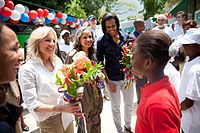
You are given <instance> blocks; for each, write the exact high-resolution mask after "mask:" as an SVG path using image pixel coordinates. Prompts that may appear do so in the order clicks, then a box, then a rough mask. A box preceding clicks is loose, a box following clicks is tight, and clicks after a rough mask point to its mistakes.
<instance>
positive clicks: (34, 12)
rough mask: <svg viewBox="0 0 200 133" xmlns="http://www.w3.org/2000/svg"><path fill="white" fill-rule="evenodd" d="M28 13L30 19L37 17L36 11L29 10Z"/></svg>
mask: <svg viewBox="0 0 200 133" xmlns="http://www.w3.org/2000/svg"><path fill="white" fill-rule="evenodd" d="M28 15H29V17H30V18H31V19H35V18H37V16H38V13H37V12H36V11H35V10H30V11H29V13H28Z"/></svg>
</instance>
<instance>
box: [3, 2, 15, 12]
mask: <svg viewBox="0 0 200 133" xmlns="http://www.w3.org/2000/svg"><path fill="white" fill-rule="evenodd" d="M5 6H6V7H8V8H10V9H11V10H12V9H13V8H14V3H13V2H12V1H10V0H9V1H6V2H5Z"/></svg>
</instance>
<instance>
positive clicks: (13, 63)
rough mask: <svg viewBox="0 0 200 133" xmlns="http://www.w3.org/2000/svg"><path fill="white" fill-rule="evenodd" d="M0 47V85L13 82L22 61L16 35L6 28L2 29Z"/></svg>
mask: <svg viewBox="0 0 200 133" xmlns="http://www.w3.org/2000/svg"><path fill="white" fill-rule="evenodd" d="M0 45H1V48H0V62H1V65H0V70H1V71H0V83H7V82H10V81H13V80H15V78H16V74H17V71H18V69H19V67H20V61H21V60H22V54H21V53H20V51H19V46H20V45H19V42H18V40H17V37H16V34H15V33H14V31H12V30H11V29H10V28H8V27H7V26H3V27H2V42H1V44H0Z"/></svg>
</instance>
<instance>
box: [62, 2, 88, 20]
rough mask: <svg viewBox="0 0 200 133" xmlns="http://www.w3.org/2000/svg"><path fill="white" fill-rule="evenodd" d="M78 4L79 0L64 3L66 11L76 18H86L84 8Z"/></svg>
mask: <svg viewBox="0 0 200 133" xmlns="http://www.w3.org/2000/svg"><path fill="white" fill-rule="evenodd" d="M80 5H81V4H80V0H71V2H70V3H65V7H66V13H67V14H70V15H72V16H75V17H78V18H87V15H86V13H85V10H84V9H83V8H82V7H81V6H80Z"/></svg>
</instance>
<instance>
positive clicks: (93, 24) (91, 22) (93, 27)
mask: <svg viewBox="0 0 200 133" xmlns="http://www.w3.org/2000/svg"><path fill="white" fill-rule="evenodd" d="M88 22H89V25H90V29H91V31H92V33H93V36H94V40H95V42H94V48H95V50H96V49H97V41H98V40H99V38H100V37H102V36H103V32H102V30H101V29H99V28H97V18H96V16H94V15H90V16H89V17H88Z"/></svg>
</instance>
